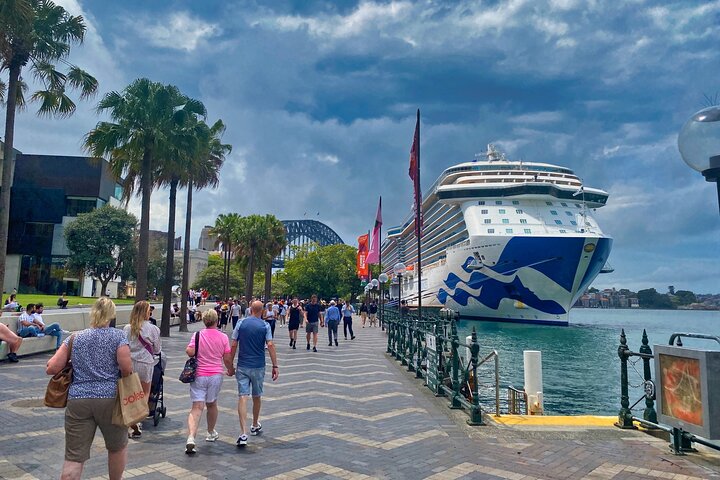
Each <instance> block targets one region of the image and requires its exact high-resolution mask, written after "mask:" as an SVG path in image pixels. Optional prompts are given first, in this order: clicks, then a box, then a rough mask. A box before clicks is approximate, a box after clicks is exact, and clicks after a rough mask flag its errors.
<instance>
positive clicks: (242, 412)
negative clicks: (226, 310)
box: [229, 301, 278, 447]
mask: <svg viewBox="0 0 720 480" xmlns="http://www.w3.org/2000/svg"><path fill="white" fill-rule="evenodd" d="M262 311H263V304H262V302H260V301H255V302H252V303H251V304H250V316H248V317H246V318H244V319H242V320H241V321H239V322H238V324H237V327H235V330H233V334H232V339H233V341H232V347H231V349H230V358H231V359H233V358H235V352H236V351H237V352H238V357H237V369H236V371H235V372H234V373H235V378H236V379H237V384H238V395H239V398H238V417H239V419H240V436H239V437H238V439H237V442H236V443H237V446H238V447H242V446H245V445H247V443H248V436H247V398H248V397H249V396H251V395H252V402H253V414H252V418H253V420H252V424H251V425H250V435H258V434H259V433H260V432H261V431H262V424H261V423H260V407H261V405H262V394H263V381H264V380H265V347H266V346H267V351H268V353H269V354H270V360H271V361H272V373H271V378H272V380H273V382H274V381H275V380H277V378H278V364H277V354H276V352H275V345H274V344H273V340H272V333H271V332H270V325H269V324H268V323H267V322H265V321H263V320H262V319H261V318H260V316H261V315H262ZM232 373H233V371H232V370H230V372H229V374H232Z"/></svg>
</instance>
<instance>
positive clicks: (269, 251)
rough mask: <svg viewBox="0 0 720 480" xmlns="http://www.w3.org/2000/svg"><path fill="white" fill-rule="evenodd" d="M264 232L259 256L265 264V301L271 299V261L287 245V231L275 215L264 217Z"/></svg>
mask: <svg viewBox="0 0 720 480" xmlns="http://www.w3.org/2000/svg"><path fill="white" fill-rule="evenodd" d="M263 228H264V232H263V235H262V237H261V240H260V251H261V253H260V256H261V257H262V261H263V263H264V264H265V275H264V277H265V278H264V283H265V291H264V296H265V301H266V302H267V301H268V300H270V298H271V293H272V292H271V285H272V261H273V259H274V258H275V257H277V256H278V255H280V254H281V253H282V251H283V250H284V249H285V246H286V245H287V231H286V230H285V225H284V224H283V223H282V222H281V221H280V220H278V219H277V217H275V215H265V218H264V220H263Z"/></svg>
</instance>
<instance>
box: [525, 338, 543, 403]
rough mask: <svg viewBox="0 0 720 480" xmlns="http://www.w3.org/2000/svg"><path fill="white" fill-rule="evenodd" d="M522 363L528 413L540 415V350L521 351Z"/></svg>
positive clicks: (541, 399) (541, 391) (541, 389)
mask: <svg viewBox="0 0 720 480" xmlns="http://www.w3.org/2000/svg"><path fill="white" fill-rule="evenodd" d="M523 365H524V370H525V392H526V393H527V399H528V400H527V402H528V411H529V412H530V415H542V414H543V378H542V352H540V351H538V350H525V351H523Z"/></svg>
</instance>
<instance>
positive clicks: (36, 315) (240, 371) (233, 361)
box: [0, 290, 377, 479]
mask: <svg viewBox="0 0 720 480" xmlns="http://www.w3.org/2000/svg"><path fill="white" fill-rule="evenodd" d="M198 294H199V295H198ZM206 299H207V291H204V290H198V291H191V292H188V296H187V301H188V304H189V305H192V306H193V308H192V311H193V313H192V315H193V317H196V315H198V316H199V312H200V309H199V308H197V306H201V305H203V304H205V303H206ZM173 310H174V311H175V310H177V308H176V305H174V306H173ZM203 310H204V313H202V315H201V319H202V322H203V324H204V327H205V328H203V329H202V330H200V331H198V332H196V333H195V334H193V335H192V336H191V337H190V341H189V343H188V345H187V347H186V350H185V353H186V354H187V355H188V357H194V358H196V360H197V368H196V376H195V379H194V381H193V382H192V383H190V385H189V388H190V391H189V393H190V401H191V407H190V412H189V414H188V420H187V439H186V441H185V452H186V453H187V454H195V453H196V452H197V451H198V447H197V443H196V438H197V434H198V425H199V423H200V419H201V416H202V414H203V412H204V411H206V416H207V433H206V434H205V441H206V442H215V441H216V440H217V439H218V438H219V436H220V434H219V433H218V432H217V430H216V425H217V422H218V403H217V402H218V397H219V395H220V391H221V388H222V384H223V378H224V376H226V375H227V376H230V377H233V376H234V377H235V381H236V383H237V389H238V404H237V411H238V420H239V427H240V428H239V432H240V434H239V436H238V438H237V441H236V444H237V445H238V446H239V447H242V446H245V445H247V444H248V440H249V436H253V435H258V434H260V433H261V432H262V428H263V427H262V424H261V422H260V411H261V405H262V396H263V386H264V381H265V374H266V370H267V369H266V357H269V360H270V361H271V362H272V363H271V368H270V369H269V372H270V378H271V379H272V381H276V380H277V379H278V375H279V365H278V359H277V352H276V346H275V344H274V342H273V338H274V337H275V332H276V328H277V327H278V325H279V326H280V327H285V326H287V329H288V336H289V346H290V348H291V349H296V348H297V337H298V331H299V330H300V328H301V327H302V328H304V330H305V334H306V340H307V342H306V350H308V351H309V350H311V349H312V351H313V352H317V351H318V349H317V347H318V335H319V331H320V329H321V328H324V327H325V326H326V325H327V328H328V346H329V347H332V346H335V347H338V346H339V336H338V329H339V324H340V322H341V321H342V322H343V334H344V335H343V336H344V338H345V340H347V339H348V338H349V339H350V340H354V339H355V338H356V337H355V333H354V331H353V324H352V320H353V315H354V314H355V308H354V307H353V306H352V304H351V303H350V302H349V301H343V300H337V299H333V300H330V301H329V302H325V301H319V299H318V296H317V295H312V296H311V297H310V298H309V299H308V300H307V301H301V300H299V299H298V298H297V297H295V298H293V299H292V300H291V301H286V300H276V301H270V302H262V301H259V300H256V299H251V300H250V301H247V300H246V299H245V297H242V298H239V299H229V300H227V301H217V302H216V304H215V308H208V309H203ZM196 312H197V314H196ZM42 313H43V306H42V304H37V305H28V306H27V307H26V309H25V311H24V312H23V313H22V314H21V315H20V316H19V317H18V320H17V322H18V325H17V334H15V333H13V332H12V331H11V330H10V329H9V328H7V327H6V326H5V325H4V324H1V323H0V339H1V340H3V341H5V342H7V343H8V346H9V354H8V359H9V360H10V361H17V355H16V352H17V350H18V348H19V347H20V345H21V344H22V340H23V337H27V336H42V335H52V336H55V337H56V338H57V347H58V348H57V351H56V353H55V354H54V355H53V357H52V358H51V359H50V360H49V361H48V363H47V368H46V372H47V373H48V374H49V375H54V374H57V373H58V372H60V371H62V370H63V369H64V368H65V367H66V366H67V365H68V364H69V362H70V361H71V359H72V366H73V369H74V372H73V379H72V383H71V385H70V389H69V394H68V402H67V407H66V412H65V439H66V442H65V443H66V444H65V463H64V465H63V473H62V477H63V478H70V479H72V478H80V477H81V475H82V471H83V466H84V463H85V462H86V461H87V459H88V458H89V456H90V450H91V445H92V441H93V437H94V435H95V431H96V429H97V428H98V427H99V428H100V430H101V433H102V435H103V438H104V441H105V447H106V449H107V452H108V473H109V478H111V479H114V478H121V477H122V473H123V471H124V468H125V464H126V461H127V442H128V438H137V437H139V436H141V435H142V427H141V424H140V423H137V424H134V425H130V427H129V428H128V427H125V426H117V425H114V424H113V423H112V412H113V407H114V404H115V399H116V394H117V388H118V379H119V378H121V377H126V376H128V375H130V374H131V373H133V372H136V373H137V374H138V376H139V379H140V384H141V386H142V390H143V394H144V395H143V398H145V399H146V400H149V399H150V397H151V388H152V382H153V373H154V371H155V365H156V363H157V362H158V361H159V360H158V355H159V354H160V353H161V347H162V346H161V339H160V330H159V328H158V327H157V326H156V325H155V323H156V322H155V321H154V318H153V317H152V306H151V305H150V304H149V303H148V302H146V301H139V302H137V303H135V305H134V306H133V309H132V311H131V314H130V319H129V323H128V324H127V325H125V326H124V328H122V329H116V328H113V327H114V319H115V304H114V303H113V302H112V300H110V299H109V298H107V297H102V298H100V299H98V301H97V302H96V303H95V304H94V305H93V307H92V308H91V311H90V328H88V329H86V330H82V331H79V332H74V333H73V334H72V335H70V336H68V337H67V338H66V339H65V340H64V341H62V337H63V333H66V334H67V333H70V332H64V331H63V330H62V329H61V328H60V326H59V325H58V324H50V325H46V324H45V322H43V319H42ZM359 313H360V316H361V320H362V327H363V328H365V327H366V324H367V322H368V320H369V326H370V327H372V326H374V325H375V324H376V321H375V314H376V313H377V306H376V305H375V304H374V303H370V304H365V303H363V304H362V305H361V306H360V308H359ZM193 320H195V318H193ZM111 322H113V323H111ZM228 324H231V325H232V329H231V333H230V334H229V335H228V333H226V330H227V325H228ZM348 336H349V337H348ZM266 352H267V353H266ZM153 391H154V390H153ZM250 402H252V422H248V421H247V415H248V407H249V405H248V403H250Z"/></svg>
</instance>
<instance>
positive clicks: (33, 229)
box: [24, 222, 55, 238]
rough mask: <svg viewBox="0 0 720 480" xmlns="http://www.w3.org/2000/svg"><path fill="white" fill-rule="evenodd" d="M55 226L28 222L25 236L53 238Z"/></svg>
mask: <svg viewBox="0 0 720 480" xmlns="http://www.w3.org/2000/svg"><path fill="white" fill-rule="evenodd" d="M54 229H55V224H53V223H34V222H28V223H26V224H25V232H24V233H25V236H28V237H51V238H52V236H53V230H54Z"/></svg>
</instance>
